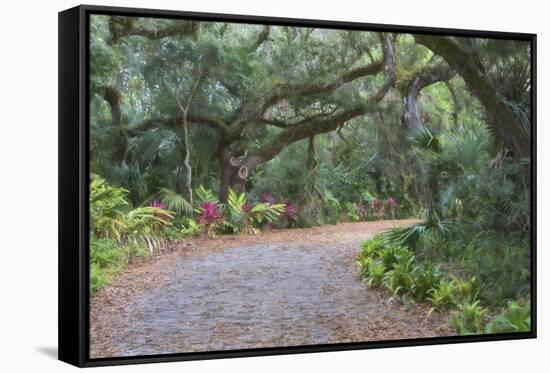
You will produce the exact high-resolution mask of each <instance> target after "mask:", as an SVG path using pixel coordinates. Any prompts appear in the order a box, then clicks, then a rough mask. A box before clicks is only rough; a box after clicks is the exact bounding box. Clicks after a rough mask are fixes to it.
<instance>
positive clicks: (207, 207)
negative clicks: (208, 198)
mask: <svg viewBox="0 0 550 373" xmlns="http://www.w3.org/2000/svg"><path fill="white" fill-rule="evenodd" d="M199 208H200V210H201V213H200V215H199V218H198V222H199V224H203V225H211V224H214V223H216V222H217V221H218V220H220V219H221V217H222V215H221V214H220V212H219V210H218V206H217V205H216V204H215V203H212V202H202V203H201V204H200V205H199Z"/></svg>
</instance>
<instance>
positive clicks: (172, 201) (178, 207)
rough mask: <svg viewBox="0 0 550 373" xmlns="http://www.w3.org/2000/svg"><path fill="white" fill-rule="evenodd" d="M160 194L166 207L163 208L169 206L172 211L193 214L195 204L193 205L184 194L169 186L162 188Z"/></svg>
mask: <svg viewBox="0 0 550 373" xmlns="http://www.w3.org/2000/svg"><path fill="white" fill-rule="evenodd" d="M159 196H160V200H161V201H162V204H163V205H164V207H161V208H163V209H164V208H167V209H168V210H170V211H174V212H177V213H183V214H185V215H191V214H193V206H191V204H190V203H189V202H188V201H187V200H186V199H185V198H184V197H183V196H181V195H180V194H178V193H176V192H174V191H173V190H171V189H168V188H161V189H160V192H159ZM153 207H159V206H153Z"/></svg>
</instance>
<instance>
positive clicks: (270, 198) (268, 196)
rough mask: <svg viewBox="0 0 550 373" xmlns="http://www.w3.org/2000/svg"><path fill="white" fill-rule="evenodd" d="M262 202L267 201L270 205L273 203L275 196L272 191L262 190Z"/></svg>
mask: <svg viewBox="0 0 550 373" xmlns="http://www.w3.org/2000/svg"><path fill="white" fill-rule="evenodd" d="M260 200H261V201H262V202H263V203H268V204H269V205H272V204H273V203H275V197H274V196H273V193H271V192H264V193H263V194H262V198H261V199H260Z"/></svg>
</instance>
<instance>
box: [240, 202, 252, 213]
mask: <svg viewBox="0 0 550 373" xmlns="http://www.w3.org/2000/svg"><path fill="white" fill-rule="evenodd" d="M253 207H254V205H253V204H252V203H250V202H248V201H246V202H245V203H244V205H243V206H242V208H241V209H242V210H243V212H244V213H245V214H248V213H249V212H250V211H251V210H252V208H253Z"/></svg>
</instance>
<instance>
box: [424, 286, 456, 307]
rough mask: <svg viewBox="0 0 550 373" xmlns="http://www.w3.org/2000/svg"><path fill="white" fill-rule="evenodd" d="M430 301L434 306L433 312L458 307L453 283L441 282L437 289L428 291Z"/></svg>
mask: <svg viewBox="0 0 550 373" xmlns="http://www.w3.org/2000/svg"><path fill="white" fill-rule="evenodd" d="M428 299H429V300H430V302H431V303H432V305H433V308H432V310H436V311H444V310H448V309H449V308H452V307H454V306H456V293H455V286H454V283H453V281H450V280H441V281H440V282H439V284H438V285H437V286H436V287H434V288H432V289H430V290H428Z"/></svg>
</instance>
